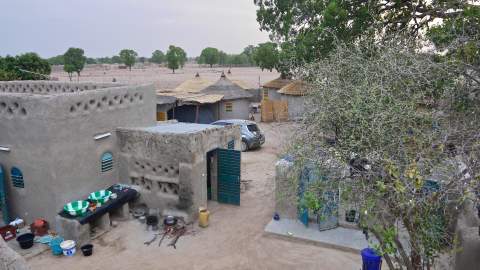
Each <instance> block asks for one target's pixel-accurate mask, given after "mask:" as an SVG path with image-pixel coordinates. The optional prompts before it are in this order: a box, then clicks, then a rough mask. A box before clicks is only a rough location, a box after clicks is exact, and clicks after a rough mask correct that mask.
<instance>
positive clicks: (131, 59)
mask: <svg viewBox="0 0 480 270" xmlns="http://www.w3.org/2000/svg"><path fill="white" fill-rule="evenodd" d="M137 56H138V54H137V52H135V51H134V50H130V49H123V50H121V51H120V59H121V60H122V63H123V64H125V66H127V67H128V69H129V70H130V71H131V70H132V66H133V65H134V64H135V60H136V59H137Z"/></svg>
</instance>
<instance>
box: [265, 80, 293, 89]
mask: <svg viewBox="0 0 480 270" xmlns="http://www.w3.org/2000/svg"><path fill="white" fill-rule="evenodd" d="M291 82H292V80H290V79H284V78H282V77H278V78H276V79H274V80H271V81H269V82H267V83H265V84H264V85H263V87H264V88H270V89H281V88H282V87H284V86H286V85H287V84H289V83H291Z"/></svg>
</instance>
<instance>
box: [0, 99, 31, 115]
mask: <svg viewBox="0 0 480 270" xmlns="http://www.w3.org/2000/svg"><path fill="white" fill-rule="evenodd" d="M26 115H27V109H25V108H24V107H23V106H22V105H21V104H20V103H19V102H16V101H13V102H11V101H9V102H7V101H0V117H6V118H13V117H15V116H26Z"/></svg>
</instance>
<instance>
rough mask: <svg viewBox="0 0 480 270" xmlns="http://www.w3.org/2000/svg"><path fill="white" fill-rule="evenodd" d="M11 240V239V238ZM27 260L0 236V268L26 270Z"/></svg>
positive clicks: (2, 269) (3, 269) (4, 269)
mask: <svg viewBox="0 0 480 270" xmlns="http://www.w3.org/2000/svg"><path fill="white" fill-rule="evenodd" d="M12 241H13V240H12ZM28 269H30V267H28V265H27V261H26V260H25V259H24V258H23V257H22V256H21V255H20V254H18V253H17V252H15V251H14V250H13V249H11V248H10V247H9V246H8V245H7V243H6V242H5V241H4V240H3V238H2V237H0V270H28Z"/></svg>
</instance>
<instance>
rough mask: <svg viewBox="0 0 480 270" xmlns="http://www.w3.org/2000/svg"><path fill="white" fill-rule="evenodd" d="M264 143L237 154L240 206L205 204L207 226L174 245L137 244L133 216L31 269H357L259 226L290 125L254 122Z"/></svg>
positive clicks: (340, 255)
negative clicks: (84, 246) (86, 252)
mask: <svg viewBox="0 0 480 270" xmlns="http://www.w3.org/2000/svg"><path fill="white" fill-rule="evenodd" d="M260 128H261V129H262V130H263V131H264V132H265V134H266V143H265V145H264V146H263V147H262V148H261V149H259V150H256V151H251V152H246V153H242V179H247V180H252V182H251V184H250V186H249V188H248V190H247V191H246V192H244V193H242V194H241V206H231V205H225V204H218V203H216V202H209V204H208V208H209V210H210V211H211V218H210V226H209V227H207V228H205V229H202V228H199V227H198V226H196V225H195V227H194V230H195V231H196V235H189V236H185V237H182V238H180V240H179V241H178V243H177V249H173V248H172V247H167V246H166V245H167V244H168V243H169V242H170V240H169V239H168V240H166V241H164V242H163V244H162V246H161V247H158V244H157V242H158V240H157V242H154V243H153V244H152V245H150V246H146V245H144V244H143V242H144V241H146V240H149V239H151V237H152V233H151V232H147V231H146V230H145V227H144V226H145V225H142V224H140V223H139V222H138V221H137V220H130V221H125V222H120V224H119V226H118V227H117V228H114V229H112V230H111V231H110V232H108V233H106V234H104V235H103V236H101V237H100V238H98V239H96V240H94V241H93V244H94V254H93V256H92V257H83V256H82V255H81V254H79V253H77V254H76V255H75V256H74V257H73V258H67V257H63V256H62V257H54V256H53V255H51V254H50V252H45V253H43V254H41V255H39V256H37V257H34V258H32V259H30V260H29V264H30V266H31V267H32V269H51V270H55V269H61V270H64V269H70V270H75V269H79V270H80V269H81V270H84V269H99V270H104V269H118V270H123V269H199V270H200V269H208V270H215V269H222V270H225V269H277V270H279V269H316V270H332V269H342V270H349V269H352V270H358V269H360V268H361V258H360V255H357V254H353V253H346V252H342V251H338V250H334V249H328V248H323V247H319V246H315V245H312V244H308V243H303V242H297V241H289V240H285V239H279V238H277V237H274V236H271V235H267V234H266V233H265V232H264V227H265V225H266V224H267V223H268V222H269V221H270V220H271V218H272V214H273V210H274V193H273V190H274V174H275V167H274V166H275V162H276V160H277V157H278V154H279V153H280V152H281V150H282V145H283V144H282V142H284V141H285V139H286V138H288V137H289V136H290V134H291V133H292V131H293V124H291V123H273V124H263V123H262V124H260Z"/></svg>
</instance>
